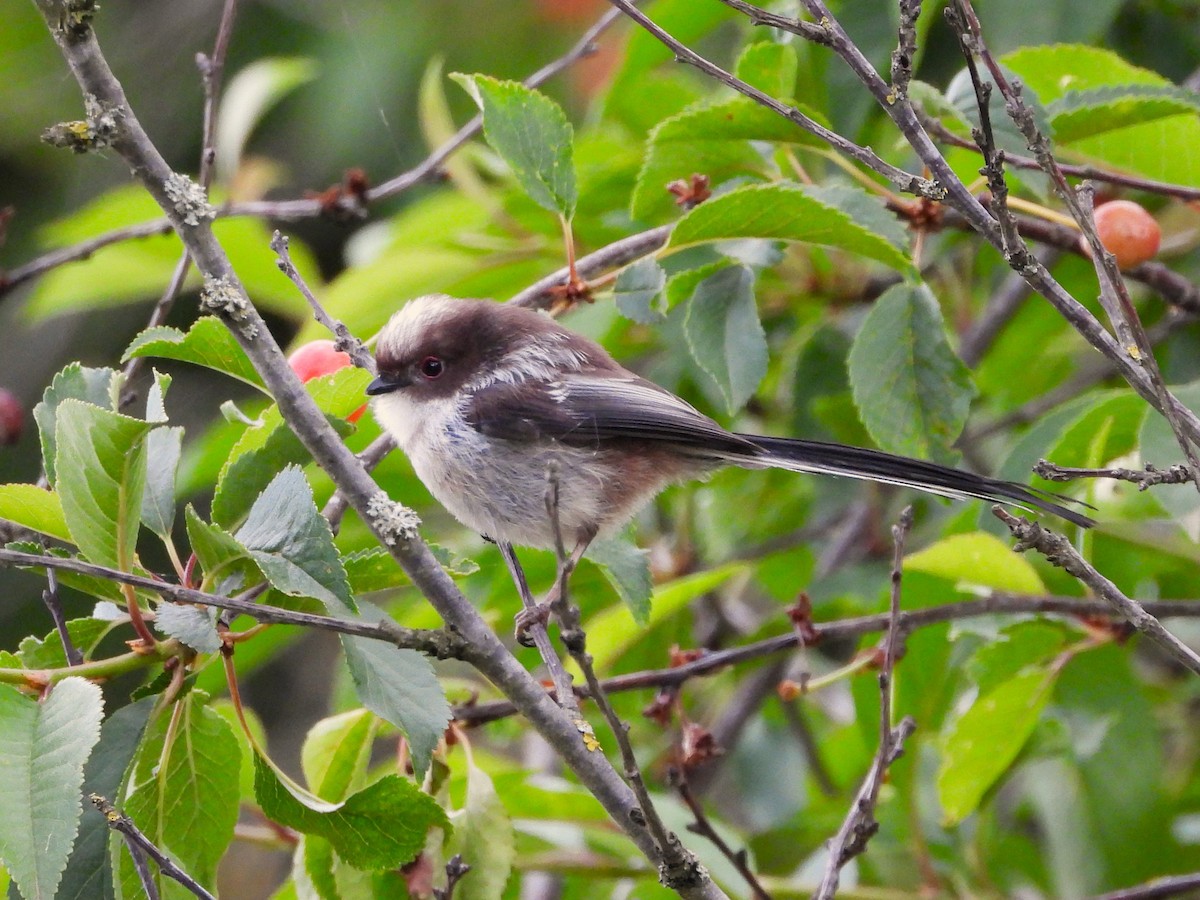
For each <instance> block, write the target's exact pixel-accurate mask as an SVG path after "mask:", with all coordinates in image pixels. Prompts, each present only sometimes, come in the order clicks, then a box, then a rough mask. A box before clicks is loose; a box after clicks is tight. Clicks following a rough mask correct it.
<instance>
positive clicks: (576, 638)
mask: <svg viewBox="0 0 1200 900" xmlns="http://www.w3.org/2000/svg"><path fill="white" fill-rule="evenodd" d="M558 489H559V482H558V467H557V466H556V465H554V464H553V463H551V464H550V465H549V466H548V467H547V468H546V513H547V514H548V515H549V516H550V524H551V526H552V529H553V531H554V550H555V555H556V556H557V558H558V577H557V578H555V579H554V587H552V588H551V589H550V593H549V594H547V595H546V599H545V600H543V601H542V604H543V605H544V606H547V607H550V608H551V609H553V610H554V613H555V614H556V615H557V617H558V623H559V627H560V628H561V629H562V640H563V643H564V644H565V645H566V647H567V649H568V650H570V651H571V652H572V653H575V652H577V651H580V650H582V649H583V641H582V639H583V631H582V629H581V628H580V625H579V611H578V610H572V609H571V605H570V603H569V602H568V600H567V582H568V581H569V580H570V578H571V574H572V573H573V572H574V571H575V567H576V566H577V565H579V560H581V559H583V554H584V553H586V552H587V548H588V546H589V545H590V544H591V543H592V539H593V538H595V536H596V529H595V528H591V529H588V530H587V531H586V532H583V533H580V534H579V535H578V536H577V538H576V542H575V549H574V550H572V551H571V554H570V555H569V556H568V555H567V548H566V544H564V543H563V535H562V522H561V520H560V518H559V494H558Z"/></svg>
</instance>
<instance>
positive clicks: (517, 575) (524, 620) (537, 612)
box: [496, 541, 550, 649]
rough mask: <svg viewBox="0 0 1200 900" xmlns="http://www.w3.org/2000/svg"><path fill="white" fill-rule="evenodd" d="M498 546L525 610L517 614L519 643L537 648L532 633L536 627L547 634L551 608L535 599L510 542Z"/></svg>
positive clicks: (500, 543)
mask: <svg viewBox="0 0 1200 900" xmlns="http://www.w3.org/2000/svg"><path fill="white" fill-rule="evenodd" d="M496 546H497V547H499V548H500V555H501V556H503V557H504V563H505V565H507V566H508V574H509V575H511V576H512V580H513V583H514V584H515V585H516V586H517V593H518V594H519V595H520V596H521V606H522V607H523V609H522V610H521V611H520V612H519V613H517V617H516V625H517V630H516V635H515V636H516V639H517V643H518V644H520V645H521V646H522V647H535V646H537V641H536V639H535V637H534V636H533V635H532V634H531V633H530V632H531V631H532V630H533V629H534V626H539V627H540V628H541V629H542V631H543V633H544V632H545V630H546V622H547V621H548V620H549V618H550V607H548V606H545V605H544V604H541V603H538V602H537V601H536V600H534V599H533V592H532V591H531V590H530V589H529V581H528V580H527V579H526V578H525V570H524V569H522V568H521V561H520V560H519V559H517V552H516V551H515V550H514V549H513V545H512V544H510V543H509V542H508V541H497V542H496ZM547 646H549V641H547ZM538 649H541V648H540V647H539V648H538Z"/></svg>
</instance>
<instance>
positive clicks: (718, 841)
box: [668, 768, 771, 900]
mask: <svg viewBox="0 0 1200 900" xmlns="http://www.w3.org/2000/svg"><path fill="white" fill-rule="evenodd" d="M668 778H669V780H670V782H671V785H672V787H674V788H675V791H676V793H678V794H679V798H680V799H681V800H682V801H683V802H684V803H686V804H687V807H688V809H689V810H691V812H692V819H693V821H692V822H691V823H690V824H689V825H688V826H687V830H688V831H690V832H692V834H698V835H700V836H701V837H704V838H708V840H709V841H710V842H711V843H712V844H713V846H715V847H716V848H717V849H718V850H720V851H721V855H722V856H724V857H725V858H726V859H727V860H729V862H730V863H732V864H733V867H734V868H735V869H737V871H738V874H739V875H741V876H742V878H743V879H745V881H746V884H748V885H749V886H750V890H751V892H752V895H753V897H754V898H755V900H771V895H770V894H769V893H767V890H766V888H764V887H763V886H762V882H760V881H759V880H758V876H757V875H755V874H754V870H753V869H751V868H750V859H749V854H747V853H746V850H745V848H743V849H741V850H734V849H733V848H732V847H730V846H729V844H728V843H727V842H726V841H725V839H724V838H723V837H721V835H720V833H719V832H718V831H717V829H715V828H713V826H712V822H710V821H709V820H708V816H707V815H706V814H705V812H704V805H703V804H702V803H701V802H700V800H699V798H698V797H696V795H695V794H694V793H692V789H691V786H690V785H689V784H688V780H687V776H686V775H685V774H684V772H683V769H681V768H672V769H671V771H670V774H669V776H668Z"/></svg>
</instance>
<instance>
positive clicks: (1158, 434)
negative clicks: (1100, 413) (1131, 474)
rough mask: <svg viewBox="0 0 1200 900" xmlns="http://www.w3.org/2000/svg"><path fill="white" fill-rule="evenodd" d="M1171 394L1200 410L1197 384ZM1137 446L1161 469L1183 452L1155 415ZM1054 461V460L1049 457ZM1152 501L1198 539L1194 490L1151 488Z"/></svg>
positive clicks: (1175, 387)
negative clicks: (1152, 493)
mask: <svg viewBox="0 0 1200 900" xmlns="http://www.w3.org/2000/svg"><path fill="white" fill-rule="evenodd" d="M1171 393H1173V394H1174V395H1175V397H1176V398H1177V399H1178V400H1179V402H1180V403H1182V404H1183V405H1184V406H1186V407H1187V408H1188V409H1200V382H1193V383H1191V384H1185V385H1173V386H1172V388H1171ZM1137 446H1138V449H1139V452H1140V455H1141V459H1142V461H1143V462H1148V463H1151V464H1152V465H1155V466H1158V467H1159V468H1160V469H1165V468H1166V467H1167V466H1169V465H1171V464H1172V463H1176V462H1180V461H1181V457H1182V456H1183V451H1182V450H1180V449H1179V441H1177V440H1176V439H1175V434H1174V432H1172V431H1171V426H1170V425H1169V424H1168V423H1167V420H1166V419H1165V418H1163V417H1162V416H1161V415H1159V414H1158V413H1157V412H1152V413H1151V414H1150V415H1148V416H1146V417H1145V419H1144V420H1143V422H1142V428H1141V432H1140V433H1139V435H1138V442H1137ZM1049 458H1050V459H1054V460H1055V462H1058V459H1057V457H1049ZM1152 490H1153V492H1154V499H1155V500H1156V501H1158V503H1159V505H1160V506H1162V508H1163V509H1165V510H1166V511H1167V514H1168V515H1170V516H1171V517H1172V518H1173V519H1174V520H1175V521H1176V522H1177V523H1178V524H1179V526H1180V527H1181V528H1183V530H1184V531H1186V532H1187V533H1188V535H1189V536H1190V537H1191V539H1192V540H1193V541H1196V540H1200V522H1197V520H1196V491H1195V490H1194V489H1190V490H1189V489H1188V487H1187V485H1183V486H1182V487H1177V488H1172V487H1166V486H1164V487H1158V488H1152Z"/></svg>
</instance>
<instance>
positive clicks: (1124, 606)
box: [992, 506, 1200, 675]
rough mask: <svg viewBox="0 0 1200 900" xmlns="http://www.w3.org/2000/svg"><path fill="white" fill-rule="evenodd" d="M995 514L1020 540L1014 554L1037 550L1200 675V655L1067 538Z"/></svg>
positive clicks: (1003, 512)
mask: <svg viewBox="0 0 1200 900" xmlns="http://www.w3.org/2000/svg"><path fill="white" fill-rule="evenodd" d="M992 512H993V513H994V514H995V515H996V518H998V519H999V520H1000V521H1001V522H1003V523H1004V524H1005V525H1007V526H1008V530H1009V531H1011V532H1012V534H1013V537H1015V538H1016V539H1017V545H1016V547H1014V548H1013V549H1014V550H1016V551H1017V552H1018V553H1023V552H1025V551H1026V550H1037V551H1038V552H1039V553H1041V554H1042V555H1043V556H1044V557H1046V560H1047V562H1049V563H1051V564H1052V565H1055V566H1058V567H1059V568H1060V569H1062V570H1063V571H1065V572H1067V573H1068V574H1070V575H1074V576H1075V577H1076V578H1078V579H1079V580H1080V581H1081V582H1082V583H1083V584H1085V585H1086V586H1087V587H1088V588H1089V589H1090V590H1091V591H1092V593H1094V594H1096V595H1097V596H1098V597H1100V598H1101V599H1102V600H1104V601H1106V602H1107V603H1108V604H1109V606H1110V607H1112V609H1113V610H1115V611H1116V613H1117V615H1119V616H1120V617H1121V618H1123V619H1126V620H1128V621H1129V623H1130V624H1131V625H1133V627H1134V628H1136V629H1137V630H1138V631H1140V632H1142V633H1143V634H1145V635H1146V637H1148V638H1149V639H1150V640H1152V641H1154V643H1156V644H1158V646H1160V647H1161V648H1162V649H1163V650H1164V651H1166V653H1167V654H1168V655H1169V656H1170V657H1171V658H1172V659H1174V660H1175V661H1176V662H1178V663H1179V664H1180V665H1182V666H1183V667H1184V668H1186V669H1188V670H1189V671H1191V672H1194V673H1195V674H1197V675H1200V655H1198V654H1197V653H1196V651H1194V650H1193V649H1192V648H1191V647H1189V646H1188V645H1187V644H1185V643H1183V641H1181V640H1179V638H1177V637H1175V635H1173V634H1171V632H1169V631H1167V629H1165V628H1163V626H1162V623H1161V622H1159V621H1158V619H1156V618H1155V617H1154V616H1152V615H1151V614H1150V613H1148V612H1147V611H1146V608H1145V607H1144V606H1142V605H1141V604H1140V603H1138V602H1137V601H1136V600H1133V599H1131V598H1129V597H1126V596H1125V595H1124V594H1123V593H1121V591H1120V589H1119V588H1118V587H1117V586H1116V585H1115V584H1113V583H1112V582H1111V581H1109V580H1108V579H1107V578H1105V577H1104V576H1103V575H1101V574H1100V573H1099V572H1098V571H1096V569H1095V568H1094V567H1093V566H1092V565H1091V564H1089V563H1088V562H1087V561H1086V560H1085V559H1084V558H1083V557H1082V556H1080V555H1079V551H1078V550H1076V549H1075V548H1074V547H1073V546H1072V545H1071V542H1070V541H1068V540H1067V539H1066V538H1065V537H1063V536H1062V535H1060V534H1056V533H1054V532H1053V531H1051V530H1050V529H1049V528H1046V527H1045V526H1044V525H1039V524H1037V523H1035V522H1031V521H1029V520H1028V519H1026V518H1024V517H1022V516H1014V515H1013V514H1012V513H1010V512H1008V510H1006V509H1002V508H1001V507H999V506H994V507H992Z"/></svg>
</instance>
